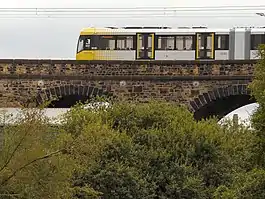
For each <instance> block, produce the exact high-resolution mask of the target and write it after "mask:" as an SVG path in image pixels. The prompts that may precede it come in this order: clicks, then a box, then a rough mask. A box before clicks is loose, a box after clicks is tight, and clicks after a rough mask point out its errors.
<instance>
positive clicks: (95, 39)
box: [77, 34, 137, 53]
mask: <svg viewBox="0 0 265 199" xmlns="http://www.w3.org/2000/svg"><path fill="white" fill-rule="evenodd" d="M102 37H112V39H113V40H115V42H114V45H115V47H114V48H113V49H103V48H102V47H101V45H100V44H101V38H102ZM119 37H132V38H133V48H126V49H118V48H117V39H118V38H119ZM80 38H83V40H85V39H88V38H89V39H90V48H85V46H83V50H119V51H133V50H136V44H137V41H136V35H103V34H102V35H81V36H80V37H79V39H78V43H77V53H79V52H81V51H83V50H81V51H79V52H78V46H79V40H80ZM83 45H85V42H84V44H83ZM94 48H95V49H94Z"/></svg>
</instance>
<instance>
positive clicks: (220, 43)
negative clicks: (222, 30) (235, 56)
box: [215, 35, 229, 50]
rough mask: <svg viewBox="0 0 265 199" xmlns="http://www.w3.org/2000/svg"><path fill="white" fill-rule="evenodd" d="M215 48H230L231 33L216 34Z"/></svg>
mask: <svg viewBox="0 0 265 199" xmlns="http://www.w3.org/2000/svg"><path fill="white" fill-rule="evenodd" d="M215 49H216V50H229V35H216V36H215Z"/></svg>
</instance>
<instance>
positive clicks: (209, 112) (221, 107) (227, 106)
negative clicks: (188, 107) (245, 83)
mask: <svg viewBox="0 0 265 199" xmlns="http://www.w3.org/2000/svg"><path fill="white" fill-rule="evenodd" d="M255 102H256V100H255V99H253V97H252V96H250V95H248V94H238V95H230V96H227V97H223V98H218V99H216V100H212V101H211V102H208V103H207V104H206V105H204V106H202V107H200V108H199V109H198V110H196V111H195V112H194V118H195V119H196V120H201V119H208V118H210V117H213V116H216V117H217V118H218V119H222V118H223V117H224V116H225V115H227V114H229V113H230V112H232V111H234V110H236V109H238V108H240V107H242V106H245V105H248V104H251V103H255Z"/></svg>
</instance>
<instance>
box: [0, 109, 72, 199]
mask: <svg viewBox="0 0 265 199" xmlns="http://www.w3.org/2000/svg"><path fill="white" fill-rule="evenodd" d="M15 119H16V121H14V120H9V121H10V122H13V123H12V125H6V126H4V127H3V129H2V136H3V137H2V140H3V142H2V144H1V152H0V195H5V197H2V198H11V197H9V196H14V195H15V196H16V198H32V199H33V198H34V199H35V198H61V197H64V198H69V197H68V196H69V195H70V194H69V190H70V189H65V187H69V181H68V180H67V179H68V178H69V177H71V175H72V172H71V170H73V167H72V162H71V160H69V159H68V158H67V157H66V156H64V155H62V150H63V149H64V147H65V142H68V141H69V136H67V135H65V134H60V135H56V134H55V133H53V131H52V130H51V127H50V126H49V124H48V120H47V118H45V117H44V116H43V115H42V112H41V111H40V110H38V109H37V110H31V111H26V110H22V112H21V113H20V115H19V116H18V117H17V118H15Z"/></svg>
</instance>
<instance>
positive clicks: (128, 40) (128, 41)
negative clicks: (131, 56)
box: [117, 36, 133, 50]
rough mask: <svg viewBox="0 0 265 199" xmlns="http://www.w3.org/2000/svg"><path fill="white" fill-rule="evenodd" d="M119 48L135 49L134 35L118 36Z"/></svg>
mask: <svg viewBox="0 0 265 199" xmlns="http://www.w3.org/2000/svg"><path fill="white" fill-rule="evenodd" d="M117 50H133V36H117Z"/></svg>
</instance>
